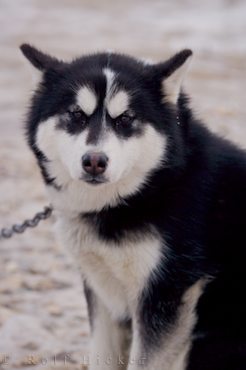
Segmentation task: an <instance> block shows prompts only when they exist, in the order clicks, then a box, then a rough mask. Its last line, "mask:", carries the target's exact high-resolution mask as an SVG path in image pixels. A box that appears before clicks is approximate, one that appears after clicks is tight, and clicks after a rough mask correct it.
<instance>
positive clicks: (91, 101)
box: [77, 86, 97, 116]
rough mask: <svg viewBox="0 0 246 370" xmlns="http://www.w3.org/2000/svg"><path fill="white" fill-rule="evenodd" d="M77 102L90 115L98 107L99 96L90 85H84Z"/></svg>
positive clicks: (78, 94)
mask: <svg viewBox="0 0 246 370" xmlns="http://www.w3.org/2000/svg"><path fill="white" fill-rule="evenodd" d="M77 103H78V105H79V106H80V107H81V109H82V110H83V112H85V114H87V115H88V116H90V115H91V114H92V113H93V112H94V110H95V109H96V106H97V97H96V95H95V93H94V92H93V91H92V90H91V89H90V88H89V87H88V86H83V87H81V88H80V89H79V91H78V93H77Z"/></svg>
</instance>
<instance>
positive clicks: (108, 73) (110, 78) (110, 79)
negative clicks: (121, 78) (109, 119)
mask: <svg viewBox="0 0 246 370" xmlns="http://www.w3.org/2000/svg"><path fill="white" fill-rule="evenodd" d="M103 73H104V75H105V77H106V97H105V101H108V99H109V98H110V96H112V94H113V86H114V82H115V72H114V71H112V69H110V68H104V70H103Z"/></svg>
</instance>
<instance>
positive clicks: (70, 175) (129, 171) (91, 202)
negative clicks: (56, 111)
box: [36, 118, 167, 213]
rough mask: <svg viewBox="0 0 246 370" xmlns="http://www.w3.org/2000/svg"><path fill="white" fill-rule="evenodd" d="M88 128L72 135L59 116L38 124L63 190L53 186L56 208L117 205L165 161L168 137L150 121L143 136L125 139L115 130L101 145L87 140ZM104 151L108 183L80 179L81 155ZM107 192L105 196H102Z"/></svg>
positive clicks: (50, 167) (39, 139)
mask: <svg viewBox="0 0 246 370" xmlns="http://www.w3.org/2000/svg"><path fill="white" fill-rule="evenodd" d="M86 136H87V131H86V130H85V131H84V132H82V133H81V134H80V135H76V136H72V135H69V134H67V133H66V132H65V131H63V130H59V129H56V118H51V119H49V120H47V121H46V122H42V123H41V124H40V125H39V127H38V132H37V139H36V143H37V146H38V148H39V149H40V150H41V151H42V152H43V153H44V154H45V156H46V157H47V158H48V159H49V161H50V162H48V163H47V164H46V168H47V170H48V172H49V174H50V176H51V177H54V176H55V177H56V183H57V184H58V185H59V186H62V190H61V191H57V190H56V189H54V188H53V187H49V189H48V190H49V193H50V197H51V201H52V203H53V204H54V206H55V208H57V209H62V210H66V212H71V213H73V212H75V213H76V212H83V211H92V210H100V209H102V208H103V207H104V206H105V205H107V204H108V205H109V204H111V205H115V204H117V202H119V199H120V197H124V196H127V195H130V194H133V193H135V192H136V191H138V190H139V189H140V188H141V186H142V185H143V184H144V183H145V182H146V181H147V180H148V176H149V174H150V173H151V171H152V169H154V168H156V167H158V166H160V165H161V158H162V156H163V154H164V153H165V149H166V145H167V143H166V139H165V137H163V136H161V135H159V134H158V133H157V131H155V129H154V128H153V127H152V126H150V125H147V126H146V128H145V131H144V133H143V135H142V136H141V137H132V138H129V139H128V140H123V141H121V140H120V139H118V138H117V136H116V135H115V134H114V133H113V132H108V133H107V134H105V137H104V139H103V140H101V141H100V142H99V143H98V144H97V145H95V146H94V145H87V144H86ZM90 150H91V151H93V150H95V151H102V152H104V153H105V154H106V155H107V156H108V158H109V162H108V168H107V170H106V172H105V177H106V178H107V179H108V182H107V183H104V184H101V185H98V186H92V185H89V184H87V183H85V182H84V181H82V180H80V178H81V175H82V167H81V158H82V156H83V155H84V154H85V153H86V152H87V151H90ZM102 195H103V196H102Z"/></svg>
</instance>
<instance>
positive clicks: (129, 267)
mask: <svg viewBox="0 0 246 370" xmlns="http://www.w3.org/2000/svg"><path fill="white" fill-rule="evenodd" d="M56 228H57V231H58V232H57V235H58V238H60V240H61V242H62V243H63V244H64V245H65V246H66V248H70V249H71V250H72V253H73V255H74V256H75V260H76V263H78V265H79V267H80V269H81V272H82V275H83V276H84V278H85V279H86V281H87V282H88V284H89V285H90V286H91V287H92V288H93V290H94V292H95V293H96V294H97V296H98V297H99V298H100V300H101V301H102V302H103V304H104V305H105V306H106V307H107V309H108V311H109V312H110V314H111V317H112V318H114V319H124V318H126V317H129V316H130V315H131V314H132V310H133V309H134V308H136V305H137V299H138V297H139V294H140V293H141V292H142V289H143V288H144V286H145V285H146V281H147V279H148V277H149V275H150V273H151V272H152V271H153V270H154V269H155V268H156V266H157V263H158V262H159V260H160V258H161V240H160V237H159V236H158V234H157V232H155V231H154V232H153V233H152V234H148V235H143V236H142V237H140V236H139V241H137V240H136V235H135V238H134V240H131V235H129V234H128V236H127V237H125V239H123V240H122V242H121V245H120V246H119V245H115V243H114V242H107V243H106V242H104V241H102V240H100V239H99V238H98V237H97V234H96V233H95V231H94V230H92V229H91V227H90V226H89V225H88V224H87V223H86V221H83V220H81V217H70V218H69V217H64V216H60V217H59V218H58V222H57V226H56Z"/></svg>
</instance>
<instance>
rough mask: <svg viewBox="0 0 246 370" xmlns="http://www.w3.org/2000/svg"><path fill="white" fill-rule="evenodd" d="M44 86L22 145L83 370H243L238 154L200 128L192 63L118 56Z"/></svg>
mask: <svg viewBox="0 0 246 370" xmlns="http://www.w3.org/2000/svg"><path fill="white" fill-rule="evenodd" d="M21 51H22V53H23V54H24V56H25V57H26V58H27V59H28V60H29V62H30V63H31V64H32V65H33V66H34V67H35V69H36V70H37V72H38V73H39V82H38V84H37V87H36V90H35V92H34V95H33V97H32V100H31V104H30V109H29V112H28V115H27V123H26V136H27V140H28V143H29V145H30V147H31V149H32V151H33V152H34V154H35V156H36V159H37V163H38V165H39V167H40V170H41V173H42V176H43V179H44V182H45V184H46V187H47V191H48V194H49V197H50V200H51V203H52V205H53V207H54V210H55V212H56V218H57V223H56V233H57V236H58V239H59V240H60V241H61V243H62V244H63V245H65V247H66V248H69V249H70V250H71V252H72V255H73V256H74V258H75V260H76V264H77V266H78V267H79V269H80V271H81V276H82V279H83V284H84V291H85V296H86V300H87V303H88V313H89V320H90V326H91V351H90V369H91V370H96V369H98V370H116V369H127V370H139V369H145V370H245V369H246V300H245V282H246V278H245V262H246V153H245V151H243V150H242V149H240V148H238V147H237V146H235V145H234V144H232V143H230V142H229V141H227V140H225V139H223V138H220V137H218V136H216V135H215V134H213V133H211V132H210V131H209V130H208V129H207V128H206V127H205V126H204V125H203V123H202V122H200V121H198V120H197V119H196V117H195V116H194V114H193V112H192V110H191V109H190V107H189V98H188V96H187V95H186V94H185V93H184V91H183V90H182V81H183V78H184V76H185V74H186V70H187V68H188V66H189V64H190V60H191V57H192V51H191V50H188V49H187V50H183V51H181V52H179V53H177V54H175V55H174V56H172V57H171V58H170V59H168V60H166V61H164V62H159V63H147V62H146V61H143V60H141V59H137V58H133V57H131V56H127V55H123V54H117V53H107V52H105V53H96V54H92V55H86V56H82V57H79V58H77V59H75V60H73V61H71V62H64V61H60V60H58V59H57V58H55V57H52V56H49V55H47V54H45V53H43V52H41V51H39V50H38V49H36V48H34V47H33V46H31V45H28V44H23V45H22V46H21Z"/></svg>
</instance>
